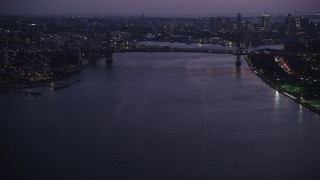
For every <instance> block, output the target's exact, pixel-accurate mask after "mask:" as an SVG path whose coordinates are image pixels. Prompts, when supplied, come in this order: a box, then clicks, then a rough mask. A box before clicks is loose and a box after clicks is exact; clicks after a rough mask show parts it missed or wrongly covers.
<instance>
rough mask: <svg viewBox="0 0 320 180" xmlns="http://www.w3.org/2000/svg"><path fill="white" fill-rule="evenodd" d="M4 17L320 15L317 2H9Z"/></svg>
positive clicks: (3, 7)
mask: <svg viewBox="0 0 320 180" xmlns="http://www.w3.org/2000/svg"><path fill="white" fill-rule="evenodd" d="M0 11H1V13H2V14H45V15H47V14H68V13H76V14H78V13H80V14H81V13H83V14H119V15H121V14H124V15H137V14H141V13H146V14H151V15H152V14H158V15H168V14H183V15H192V14H207V15H213V14H231V13H235V12H241V13H243V14H254V13H261V12H264V11H267V12H268V13H272V14H281V13H293V12H295V11H297V12H301V13H319V12H320V1H317V0H304V1H303V0H284V1H276V0H270V1H263V0H240V1H239V0H238V1H237V0H216V1H210V0H197V1H196V0H184V1H183V0H174V1H169V0H162V1H156V0H135V1H130V0H107V1H103V0H68V1H64V0H56V1H49V0H26V1H22V0H11V1H8V0H5V1H1V2H0Z"/></svg>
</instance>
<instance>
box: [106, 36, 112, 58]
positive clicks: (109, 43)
mask: <svg viewBox="0 0 320 180" xmlns="http://www.w3.org/2000/svg"><path fill="white" fill-rule="evenodd" d="M105 53H106V64H112V63H113V58H112V54H113V51H112V46H111V34H110V32H109V33H108V35H107V47H106V52H105Z"/></svg>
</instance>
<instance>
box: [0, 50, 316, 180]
mask: <svg viewBox="0 0 320 180" xmlns="http://www.w3.org/2000/svg"><path fill="white" fill-rule="evenodd" d="M235 60H236V57H235V56H232V55H214V54H187V53H163V54H162V53H119V54H115V55H114V64H113V65H112V66H106V64H105V63H104V60H103V59H102V60H99V61H98V62H97V64H96V65H95V66H93V67H90V68H87V69H85V70H83V71H82V72H79V73H77V74H73V75H71V76H69V77H68V78H66V79H63V80H62V83H63V82H65V83H68V82H69V83H71V82H75V81H77V80H80V82H78V83H75V84H72V85H71V87H69V88H65V89H61V90H59V91H53V90H51V89H50V88H49V87H41V88H35V89H30V90H28V91H35V92H41V93H42V95H41V96H39V97H32V96H25V95H20V96H19V95H18V94H10V95H7V94H0V100H1V103H0V138H1V139H0V153H1V158H0V159H1V171H2V173H1V175H0V176H1V179H4V180H5V179H20V180H24V179H33V180H38V179H52V180H57V179H59V180H70V179H76V180H81V179H90V180H102V179H108V180H109V179H110V180H117V179H127V180H130V179H137V180H142V179H148V180H149V179H150V180H151V179H165V180H170V179H205V180H207V179H208V180H209V179H210V180H211V179H215V180H216V179H218V180H219V179H228V180H230V179H245V180H249V179H253V180H256V179H290V180H294V179H309V180H310V179H320V117H319V116H317V115H316V114H315V113H313V112H311V111H309V110H307V109H305V108H303V107H301V106H300V105H298V104H296V103H295V102H294V101H292V100H290V99H289V98H287V97H285V96H283V95H281V94H279V93H278V92H276V91H275V90H273V89H271V88H270V87H268V86H267V85H266V84H265V83H264V82H263V81H261V80H260V79H259V78H258V77H257V76H255V75H254V74H253V73H252V72H251V71H250V69H249V68H248V66H247V64H246V62H245V61H244V59H243V58H242V66H241V68H240V69H237V68H236V67H235Z"/></svg>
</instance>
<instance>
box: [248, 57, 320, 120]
mask: <svg viewBox="0 0 320 180" xmlns="http://www.w3.org/2000/svg"><path fill="white" fill-rule="evenodd" d="M245 59H246V62H247V64H248V66H249V68H250V70H251V71H252V72H253V73H254V74H256V75H257V76H258V77H259V78H260V79H261V80H262V81H263V82H265V83H266V84H267V85H268V86H270V87H271V88H273V89H274V90H276V91H278V92H280V93H281V94H283V95H285V96H287V97H288V98H290V99H292V100H293V101H295V102H296V103H298V104H300V105H301V106H303V107H305V108H307V109H309V110H311V111H312V112H314V113H316V114H318V115H320V107H319V108H316V107H314V106H315V105H314V104H310V103H307V102H308V101H305V100H301V99H300V98H299V97H295V96H294V95H291V94H290V93H289V92H287V91H286V90H285V89H283V88H281V87H280V86H278V85H277V83H276V82H274V81H272V80H271V79H272V78H268V77H266V76H265V75H263V74H262V73H259V72H258V71H257V70H256V69H257V68H256V67H255V66H254V65H253V63H252V61H251V59H250V57H248V56H246V57H245Z"/></svg>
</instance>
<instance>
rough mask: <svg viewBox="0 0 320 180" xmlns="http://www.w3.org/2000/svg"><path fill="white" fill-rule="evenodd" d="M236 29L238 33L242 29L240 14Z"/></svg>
mask: <svg viewBox="0 0 320 180" xmlns="http://www.w3.org/2000/svg"><path fill="white" fill-rule="evenodd" d="M237 29H238V31H240V30H241V29H242V22H241V14H240V13H238V19H237Z"/></svg>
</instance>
